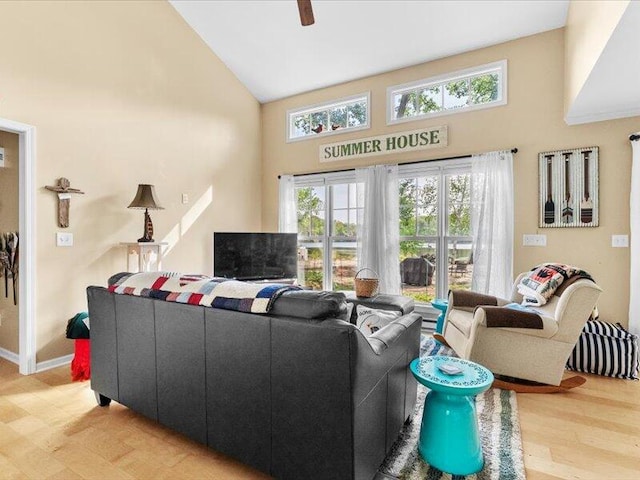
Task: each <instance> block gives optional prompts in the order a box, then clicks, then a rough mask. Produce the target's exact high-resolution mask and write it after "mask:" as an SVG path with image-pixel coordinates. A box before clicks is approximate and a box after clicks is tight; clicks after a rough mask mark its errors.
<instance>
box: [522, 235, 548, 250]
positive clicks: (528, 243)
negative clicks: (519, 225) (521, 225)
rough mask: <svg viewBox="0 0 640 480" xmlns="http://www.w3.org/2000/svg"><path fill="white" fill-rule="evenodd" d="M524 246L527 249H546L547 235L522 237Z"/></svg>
mask: <svg viewBox="0 0 640 480" xmlns="http://www.w3.org/2000/svg"><path fill="white" fill-rule="evenodd" d="M522 245H524V246H525V247H546V246H547V236H546V235H527V234H525V235H522Z"/></svg>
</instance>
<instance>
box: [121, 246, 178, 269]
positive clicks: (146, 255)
mask: <svg viewBox="0 0 640 480" xmlns="http://www.w3.org/2000/svg"><path fill="white" fill-rule="evenodd" d="M120 245H124V246H125V247H127V271H128V272H131V273H138V272H157V271H159V270H160V269H161V268H162V266H161V265H162V263H161V262H162V248H163V247H164V246H165V245H169V244H168V243H167V242H121V243H120Z"/></svg>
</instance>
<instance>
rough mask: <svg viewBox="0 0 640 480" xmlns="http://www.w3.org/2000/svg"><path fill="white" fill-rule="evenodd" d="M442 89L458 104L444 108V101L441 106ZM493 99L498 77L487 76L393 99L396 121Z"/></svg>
mask: <svg viewBox="0 0 640 480" xmlns="http://www.w3.org/2000/svg"><path fill="white" fill-rule="evenodd" d="M442 89H444V90H445V93H446V94H448V95H450V96H451V97H454V98H457V99H459V100H460V101H459V102H457V103H456V104H454V105H448V106H447V104H448V103H449V102H447V101H445V105H443V96H442V94H441V92H442ZM497 99H498V75H497V74H495V73H490V74H486V75H481V76H478V77H473V78H471V79H469V78H465V79H463V80H457V81H453V82H448V83H442V84H440V85H435V86H432V87H429V88H423V89H417V90H412V91H409V92H405V93H403V94H401V95H399V96H397V97H396V107H395V113H396V118H407V117H415V116H416V115H424V114H427V113H432V112H439V111H441V110H443V109H444V108H458V107H461V106H465V105H466V104H468V105H474V104H482V103H488V102H493V101H495V100H497Z"/></svg>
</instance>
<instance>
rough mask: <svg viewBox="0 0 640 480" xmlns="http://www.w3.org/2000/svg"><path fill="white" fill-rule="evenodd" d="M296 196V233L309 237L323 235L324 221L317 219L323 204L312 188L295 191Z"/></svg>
mask: <svg viewBox="0 0 640 480" xmlns="http://www.w3.org/2000/svg"><path fill="white" fill-rule="evenodd" d="M296 192H297V194H298V233H299V234H300V235H305V236H309V237H313V236H318V235H323V233H324V219H323V218H320V217H319V214H320V212H321V211H323V210H324V202H323V201H322V200H321V199H320V197H319V196H318V195H317V193H316V191H315V189H314V188H313V187H305V188H298V189H296Z"/></svg>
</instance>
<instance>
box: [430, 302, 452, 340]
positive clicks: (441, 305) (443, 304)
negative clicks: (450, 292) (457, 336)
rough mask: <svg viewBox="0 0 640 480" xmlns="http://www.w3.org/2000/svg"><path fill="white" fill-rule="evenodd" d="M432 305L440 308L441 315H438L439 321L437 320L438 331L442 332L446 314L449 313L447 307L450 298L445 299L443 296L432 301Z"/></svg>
mask: <svg viewBox="0 0 640 480" xmlns="http://www.w3.org/2000/svg"><path fill="white" fill-rule="evenodd" d="M431 306H432V307H433V308H437V309H438V310H440V316H439V317H438V321H437V322H436V333H440V334H442V329H443V327H444V315H445V313H447V308H448V307H449V300H445V299H442V298H436V299H435V300H434V301H432V302H431Z"/></svg>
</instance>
